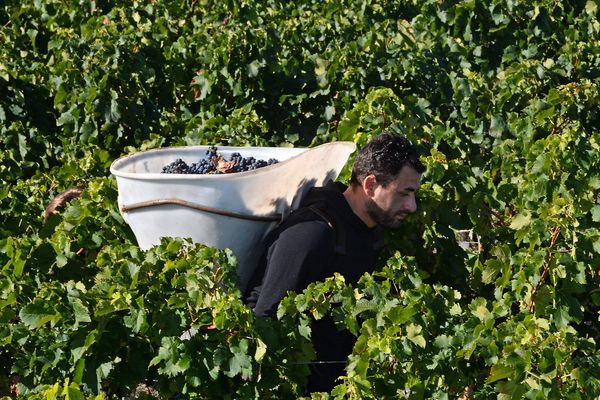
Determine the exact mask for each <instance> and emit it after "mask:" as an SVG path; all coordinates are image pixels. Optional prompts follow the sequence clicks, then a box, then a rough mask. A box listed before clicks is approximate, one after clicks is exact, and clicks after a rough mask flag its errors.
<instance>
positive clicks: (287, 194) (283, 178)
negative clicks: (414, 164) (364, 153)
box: [110, 142, 356, 289]
mask: <svg viewBox="0 0 600 400" xmlns="http://www.w3.org/2000/svg"><path fill="white" fill-rule="evenodd" d="M208 148H209V146H187V147H170V148H163V149H156V150H149V151H143V152H139V153H135V154H132V155H129V156H125V157H122V158H119V159H117V160H115V161H114V162H113V164H112V165H111V167H110V172H111V173H112V174H113V175H114V176H115V177H116V179H117V187H118V192H119V196H118V205H119V210H120V212H121V214H122V215H123V218H124V219H125V222H127V223H128V224H129V225H130V227H131V229H132V231H133V233H134V235H135V237H136V239H137V242H138V244H139V246H140V248H141V249H142V250H147V249H149V248H150V247H152V246H154V245H156V244H159V243H160V240H161V238H162V237H180V238H190V239H191V240H192V241H193V242H195V243H203V244H206V245H208V246H213V247H216V248H219V249H225V248H229V249H231V250H232V251H233V254H234V255H235V256H236V258H237V262H238V270H237V271H238V275H239V277H240V287H241V288H242V289H244V288H245V286H246V284H247V282H248V280H249V279H250V278H251V276H252V273H253V272H254V271H253V266H254V265H255V264H256V259H257V257H258V256H259V254H258V250H257V249H259V248H260V246H259V244H260V240H261V239H262V237H263V236H264V235H265V233H266V232H267V231H268V230H269V229H270V228H271V227H273V226H274V225H275V224H276V223H277V222H279V221H280V220H281V218H282V217H283V216H285V215H287V214H288V213H289V212H290V211H291V210H292V209H294V208H296V207H297V206H298V204H299V202H300V200H301V198H302V196H303V195H304V194H305V193H306V192H307V191H308V189H310V188H311V187H313V186H321V185H324V184H326V183H327V182H328V181H332V180H335V179H336V178H337V177H338V175H339V173H340V172H341V170H342V168H343V167H344V165H345V164H346V162H347V160H348V157H349V156H350V154H352V152H354V150H355V149H356V146H355V145H354V143H351V142H331V143H326V144H323V145H320V146H317V147H314V148H285V147H231V146H218V147H217V151H218V152H219V153H220V154H221V155H223V156H224V157H225V158H229V157H230V156H231V154H232V153H235V152H237V153H240V154H241V155H242V156H243V157H254V158H256V159H262V160H268V159H270V158H275V159H277V160H278V161H279V162H278V163H276V164H273V165H269V166H266V167H262V168H258V169H256V170H251V171H244V172H235V173H227V174H165V173H162V169H163V167H165V166H166V165H168V164H170V163H172V162H173V161H174V160H175V159H177V158H181V159H182V160H183V161H185V162H186V163H187V164H192V163H194V162H197V161H198V160H199V159H201V158H204V157H205V155H206V151H207V150H208Z"/></svg>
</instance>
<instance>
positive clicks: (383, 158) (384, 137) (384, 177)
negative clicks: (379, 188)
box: [350, 133, 426, 186]
mask: <svg viewBox="0 0 600 400" xmlns="http://www.w3.org/2000/svg"><path fill="white" fill-rule="evenodd" d="M405 165H410V166H411V167H413V168H414V169H415V170H416V171H417V172H418V173H420V174H422V173H423V172H425V169H426V167H425V165H424V164H423V163H422V162H421V161H420V160H419V154H418V153H417V148H416V147H415V145H413V144H412V143H411V142H410V140H408V139H407V138H405V137H404V136H400V135H394V134H391V133H382V134H381V135H378V136H375V137H374V138H373V139H371V140H370V141H369V142H368V143H367V144H366V145H365V146H364V147H363V148H362V149H361V151H360V152H359V153H358V155H357V156H356V160H355V161H354V166H353V167H352V177H351V178H350V183H352V184H354V185H360V184H361V183H362V181H363V179H365V178H366V177H367V176H368V175H375V178H377V182H379V183H380V184H381V185H383V186H386V185H387V184H388V183H390V182H391V181H392V180H393V179H394V177H395V176H396V175H398V173H399V172H400V170H401V169H402V167H404V166H405Z"/></svg>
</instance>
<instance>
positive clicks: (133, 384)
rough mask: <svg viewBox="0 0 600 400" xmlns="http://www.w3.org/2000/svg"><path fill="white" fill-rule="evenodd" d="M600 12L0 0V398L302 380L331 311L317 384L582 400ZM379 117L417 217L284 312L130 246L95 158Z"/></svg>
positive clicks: (593, 221) (593, 220) (225, 259)
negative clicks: (340, 348)
mask: <svg viewBox="0 0 600 400" xmlns="http://www.w3.org/2000/svg"><path fill="white" fill-rule="evenodd" d="M598 8H599V4H598V2H597V1H595V0H587V1H585V0H582V1H563V2H557V1H554V0H533V1H521V0H502V1H500V0H488V1H480V0H464V1H437V0H436V1H433V0H423V1H421V0H420V1H416V0H413V1H411V0H402V1H393V2H392V1H375V0H347V1H339V0H327V1H316V0H315V1H310V0H305V1H300V0H298V1H285V2H284V1H277V0H266V1H262V2H250V1H244V0H237V1H236V0H232V1H210V0H191V1H188V0H185V1H184V0H179V1H168V0H153V1H119V0H99V1H74V0H71V1H62V0H19V1H17V0H4V1H2V3H0V43H1V44H0V143H1V144H0V157H1V164H0V176H1V178H0V180H1V186H0V203H1V207H0V219H1V224H0V233H1V234H0V268H1V272H0V395H2V396H8V397H27V398H57V397H58V398H76V399H79V398H92V397H98V398H102V397H109V398H110V397H128V398H158V397H163V398H169V397H172V398H206V399H208V398H218V399H223V398H290V397H292V398H293V397H301V396H303V395H305V394H304V393H303V391H302V385H303V383H304V380H305V376H306V371H307V370H306V363H307V362H309V361H310V360H311V357H312V356H311V347H310V345H309V341H308V339H309V337H310V321H311V320H312V319H318V318H320V317H322V315H323V313H325V312H327V311H330V312H332V313H333V315H334V317H335V319H336V321H337V322H338V323H339V325H340V327H342V326H344V327H347V328H348V329H350V330H351V331H352V332H353V333H354V334H356V335H357V337H358V340H357V345H356V348H355V351H354V353H353V355H352V356H351V357H350V359H349V362H348V364H347V368H346V371H347V374H346V376H345V377H344V378H343V379H341V380H340V382H339V383H340V384H339V385H338V386H337V387H336V388H335V389H334V390H333V391H332V393H329V394H320V395H319V394H313V397H314V398H327V397H331V398H339V399H342V398H409V399H422V398H436V399H448V398H457V397H460V396H462V397H463V398H476V399H488V398H499V399H520V398H529V399H546V398H550V399H591V398H598V397H599V396H600V379H599V377H600V356H599V355H598V354H599V352H598V344H597V343H598V341H599V340H600V327H599V325H600V324H599V316H600V315H599V310H600V276H599V266H600V194H599V188H600V174H599V172H600V157H599V156H598V154H600V134H599V130H598V127H599V126H600V114H599V112H600V110H599V106H598V104H599V99H598V97H599V94H598V90H599V82H600V81H599V78H600V22H599V20H598ZM382 130H388V131H391V132H398V133H402V134H405V135H407V136H408V137H410V138H411V139H412V140H413V141H414V142H415V143H416V144H417V145H418V146H419V148H420V150H421V152H422V154H423V159H424V161H425V162H426V163H427V165H428V171H427V173H426V176H425V177H424V182H423V186H422V190H421V193H420V204H419V212H418V213H417V215H415V216H414V217H413V218H411V219H410V220H409V221H407V224H406V225H405V226H404V227H403V228H402V229H401V230H399V231H397V232H391V233H390V234H389V237H388V247H387V248H386V251H385V254H384V256H383V257H382V259H381V262H380V265H379V267H380V268H379V269H378V272H376V273H374V274H372V275H366V276H365V277H363V279H362V280H361V282H359V284H358V285H357V287H350V286H348V285H346V284H345V283H344V282H343V280H342V279H341V278H340V277H334V278H332V279H329V280H327V281H326V282H318V283H315V284H313V285H311V287H309V288H308V289H307V290H306V291H305V292H304V293H300V294H291V295H290V296H289V297H287V298H286V299H285V300H284V301H283V302H282V304H281V307H280V309H279V315H278V316H279V321H271V320H265V319H259V318H255V317H254V315H253V314H252V312H251V311H250V310H249V309H248V308H247V307H245V306H244V305H243V303H242V301H241V299H240V295H239V293H238V292H237V291H236V290H235V289H233V288H234V286H235V280H236V275H235V259H234V258H233V257H232V256H231V254H230V253H229V252H228V251H226V250H222V251H217V250H215V249H211V248H207V247H204V246H202V245H191V244H189V243H185V241H183V240H175V239H173V240H165V241H164V242H163V243H162V244H161V245H160V246H156V247H155V248H153V249H151V250H149V251H147V252H141V251H140V250H139V249H138V248H137V245H136V242H135V238H134V237H133V235H132V233H131V231H130V230H129V228H128V227H127V225H126V224H125V223H124V221H123V219H122V218H121V216H120V215H119V211H118V208H117V204H116V196H117V189H116V183H115V180H114V178H113V177H111V176H110V173H109V171H108V169H109V166H110V163H111V162H112V161H113V160H114V159H116V158H118V157H120V156H122V155H125V154H131V153H133V152H136V151H141V150H145V149H150V148H155V147H166V146H174V145H193V144H215V145H265V146H314V145H318V144H321V143H325V142H329V141H332V140H351V141H354V142H356V143H357V144H358V145H359V146H360V145H361V144H363V143H365V142H366V141H367V140H368V139H369V138H370V137H372V136H373V135H376V134H378V133H379V132H381V131H382ZM340 179H341V180H342V181H347V179H348V173H347V171H346V172H345V173H344V174H342V176H341V177H340ZM73 187H84V188H85V189H84V190H83V193H82V194H81V196H80V197H79V198H77V199H75V200H71V201H70V202H68V203H67V204H65V205H64V206H62V207H61V208H59V209H58V210H57V211H58V212H57V213H55V214H53V215H50V216H49V218H47V221H44V219H45V218H44V217H45V208H46V206H47V205H48V204H49V202H50V201H51V200H52V198H54V196H55V195H57V194H58V193H60V192H62V191H64V190H66V189H69V188H73ZM461 230H469V231H471V232H472V236H471V238H470V241H471V242H472V243H471V245H472V246H470V247H469V248H467V249H465V248H463V247H462V246H461V245H460V244H461V240H460V238H457V233H456V232H457V231H461ZM463 239H464V238H463ZM190 329H193V332H196V334H194V335H191V334H190Z"/></svg>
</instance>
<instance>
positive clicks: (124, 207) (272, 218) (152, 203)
mask: <svg viewBox="0 0 600 400" xmlns="http://www.w3.org/2000/svg"><path fill="white" fill-rule="evenodd" d="M169 204H175V205H178V206H182V207H187V208H192V209H194V210H199V211H205V212H208V213H212V214H219V215H224V216H226V217H232V218H239V219H249V220H252V221H265V222H273V221H281V217H282V214H270V215H250V214H242V213H237V212H233V211H229V210H224V209H222V208H215V207H208V206H203V205H201V204H196V203H192V202H189V201H185V200H181V199H156V200H148V201H142V202H139V203H133V204H127V205H121V206H120V207H119V209H120V211H121V213H126V212H129V211H134V210H138V209H140V208H147V207H154V206H162V205H169Z"/></svg>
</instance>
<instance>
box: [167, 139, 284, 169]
mask: <svg viewBox="0 0 600 400" xmlns="http://www.w3.org/2000/svg"><path fill="white" fill-rule="evenodd" d="M278 162H279V161H278V160H277V159H275V158H269V159H268V160H267V161H265V160H257V159H256V158H254V157H242V155H241V154H240V153H237V152H236V153H232V154H231V157H230V158H229V160H227V159H226V158H225V157H224V156H222V155H221V154H219V152H217V148H216V147H215V146H211V147H209V148H208V149H207V150H206V158H202V159H200V160H199V161H198V162H195V163H193V164H192V165H188V164H186V162H185V161H183V160H182V159H181V158H178V159H176V160H175V161H173V162H172V163H170V164H168V165H166V166H164V167H163V169H162V172H163V173H164V174H229V173H232V172H243V171H252V170H255V169H258V168H262V167H266V166H268V165H273V164H276V163H278Z"/></svg>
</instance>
